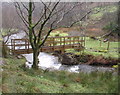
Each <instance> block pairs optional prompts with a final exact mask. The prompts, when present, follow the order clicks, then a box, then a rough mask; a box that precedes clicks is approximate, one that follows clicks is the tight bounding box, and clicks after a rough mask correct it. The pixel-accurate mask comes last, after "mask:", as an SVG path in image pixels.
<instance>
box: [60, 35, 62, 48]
mask: <svg viewBox="0 0 120 95" xmlns="http://www.w3.org/2000/svg"><path fill="white" fill-rule="evenodd" d="M61 44H62V43H61V37H60V46H61Z"/></svg>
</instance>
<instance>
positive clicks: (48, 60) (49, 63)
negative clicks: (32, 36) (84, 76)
mask: <svg viewBox="0 0 120 95" xmlns="http://www.w3.org/2000/svg"><path fill="white" fill-rule="evenodd" d="M25 35H26V34H25V32H23V31H21V32H18V33H17V34H13V35H11V36H10V37H9V40H8V44H11V43H10V42H11V39H22V38H24V36H25ZM4 40H6V38H4ZM18 43H23V42H20V41H19V42H18ZM9 48H11V47H9ZM22 48H24V46H20V47H17V48H16V49H22ZM22 55H23V56H24V57H25V58H26V61H27V64H28V62H30V63H33V54H32V53H30V54H22ZM38 58H39V64H38V66H39V68H41V69H44V70H45V69H49V70H66V71H69V72H76V73H79V72H85V73H90V72H92V71H102V72H105V71H114V68H108V67H93V66H89V65H84V64H80V65H74V66H66V65H61V63H60V62H58V57H55V56H53V55H50V54H47V53H44V52H41V53H40V54H39V56H38Z"/></svg>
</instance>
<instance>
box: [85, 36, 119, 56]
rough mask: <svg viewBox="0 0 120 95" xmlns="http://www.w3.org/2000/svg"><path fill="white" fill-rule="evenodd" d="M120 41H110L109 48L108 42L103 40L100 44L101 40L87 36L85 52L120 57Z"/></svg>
mask: <svg viewBox="0 0 120 95" xmlns="http://www.w3.org/2000/svg"><path fill="white" fill-rule="evenodd" d="M119 44H120V42H110V44H109V49H108V50H107V47H108V42H102V43H101V46H100V41H99V40H93V39H90V38H89V37H88V38H86V45H85V47H86V49H85V52H86V53H88V54H92V55H103V56H105V57H113V58H119V53H118V48H119Z"/></svg>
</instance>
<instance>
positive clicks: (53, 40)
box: [53, 37, 55, 51]
mask: <svg viewBox="0 0 120 95" xmlns="http://www.w3.org/2000/svg"><path fill="white" fill-rule="evenodd" d="M54 40H55V39H54V37H53V51H54V45H55V42H54Z"/></svg>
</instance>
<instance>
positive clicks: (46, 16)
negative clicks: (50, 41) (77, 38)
mask: <svg viewBox="0 0 120 95" xmlns="http://www.w3.org/2000/svg"><path fill="white" fill-rule="evenodd" d="M82 4H83V3H74V4H72V5H70V4H69V3H66V4H61V2H60V1H58V2H43V1H41V3H39V5H40V6H41V7H40V10H39V18H38V19H37V20H36V18H35V9H36V4H35V3H34V2H31V0H30V2H29V3H28V4H27V3H23V2H19V3H18V2H15V7H16V11H17V14H18V15H19V17H20V18H21V20H22V21H23V23H24V24H25V26H26V27H27V29H28V35H29V41H30V44H31V46H32V49H33V68H38V62H39V60H38V55H39V49H40V48H41V46H42V45H43V44H44V43H45V41H46V39H47V37H48V36H49V34H50V33H51V31H53V30H54V29H56V28H58V27H59V25H60V23H61V22H64V18H65V17H66V15H67V14H68V13H70V12H71V11H72V10H73V9H75V8H76V6H81V5H82ZM90 12H91V10H90V11H88V12H86V13H85V15H84V16H82V17H80V18H79V19H78V20H77V21H72V22H71V23H70V22H69V24H68V27H72V26H73V25H74V24H75V23H77V22H79V21H81V20H83V19H84V18H85V16H86V15H88V14H89V13H90ZM36 27H38V28H39V30H38V31H37V32H36V30H35V29H36ZM46 27H47V29H48V30H47V33H46V35H45V36H44V37H43V35H42V33H43V32H44V31H43V30H44V28H46ZM42 38H43V39H42Z"/></svg>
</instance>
